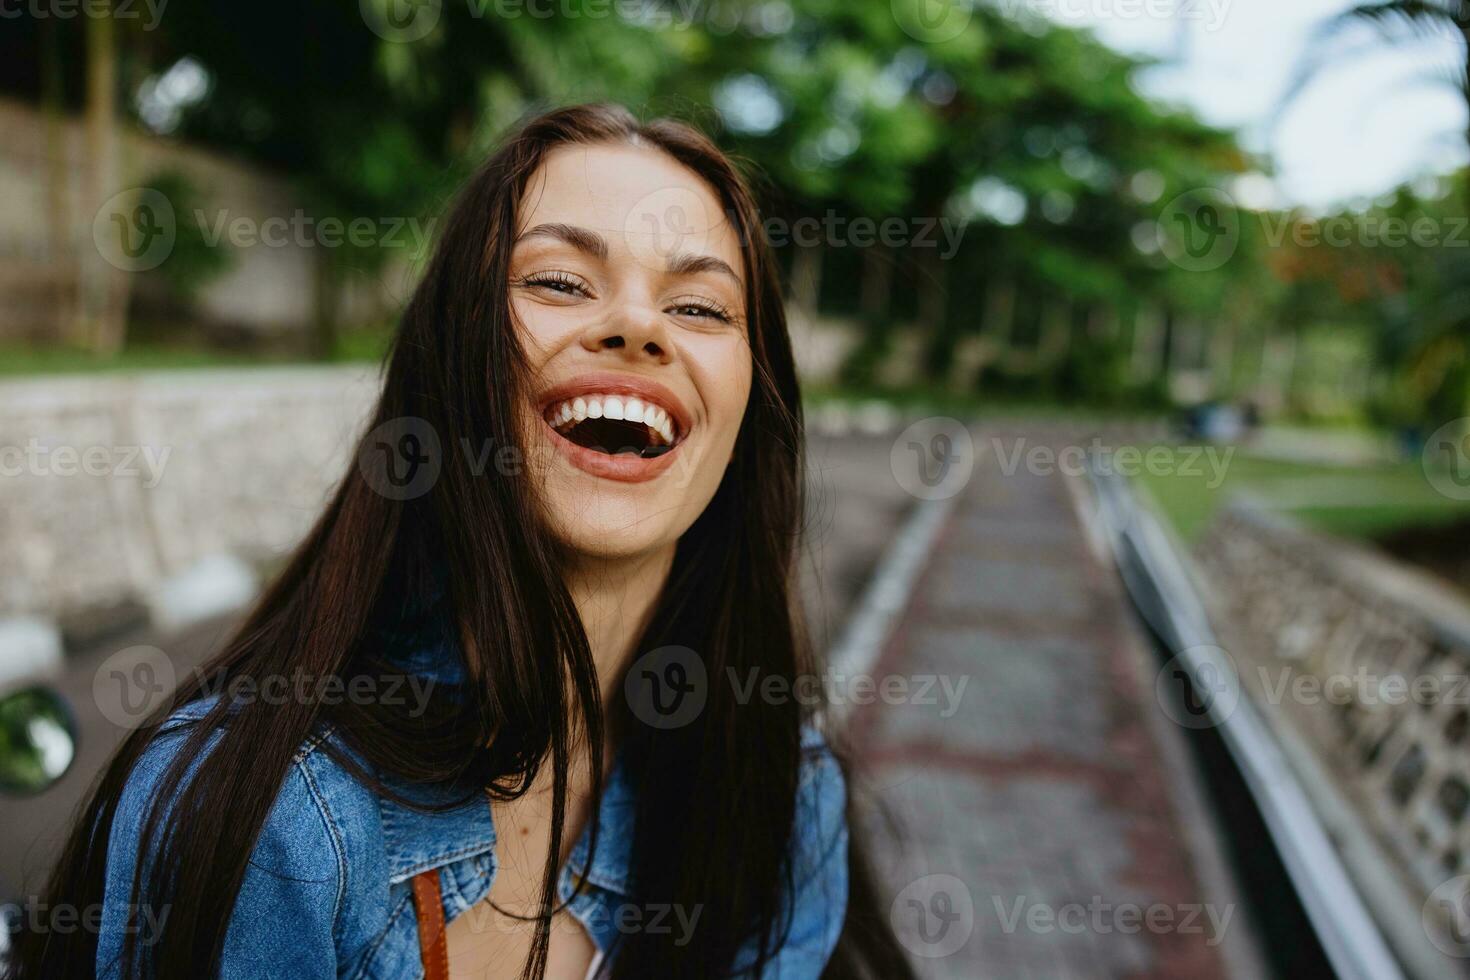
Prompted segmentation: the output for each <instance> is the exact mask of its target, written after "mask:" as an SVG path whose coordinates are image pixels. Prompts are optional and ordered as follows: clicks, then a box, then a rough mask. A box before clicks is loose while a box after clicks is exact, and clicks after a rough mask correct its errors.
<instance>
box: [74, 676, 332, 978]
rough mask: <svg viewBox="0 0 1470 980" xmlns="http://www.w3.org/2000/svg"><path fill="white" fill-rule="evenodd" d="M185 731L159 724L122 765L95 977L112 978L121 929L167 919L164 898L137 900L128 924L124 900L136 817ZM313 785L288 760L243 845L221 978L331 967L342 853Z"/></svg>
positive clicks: (313, 973)
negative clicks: (266, 809)
mask: <svg viewBox="0 0 1470 980" xmlns="http://www.w3.org/2000/svg"><path fill="white" fill-rule="evenodd" d="M189 707H190V708H193V707H194V706H192V705H191V706H189ZM185 710H186V711H188V710H189V709H185ZM193 713H197V712H193ZM177 717H178V716H177V715H176V716H175V718H177ZM185 736H186V732H184V731H182V730H174V731H170V730H169V728H168V727H167V726H165V729H164V731H163V732H162V733H161V734H159V735H158V736H157V737H156V738H155V740H154V742H153V744H152V745H150V746H149V748H148V749H147V751H146V752H145V753H144V755H143V757H142V758H141V759H140V760H139V762H138V763H137V765H136V766H135V767H134V769H133V771H132V773H131V774H130V775H129V777H128V782H127V784H126V786H125V788H124V790H123V794H122V797H121V799H120V801H119V804H118V809H117V813H116V816H115V817H114V819H113V823H112V828H111V831H110V835H109V841H108V849H107V872H106V874H107V879H106V892H105V899H104V903H103V916H102V929H101V933H100V935H99V937H98V943H97V975H98V976H99V977H105V978H108V980H119V978H121V972H120V964H119V957H120V955H121V953H122V946H123V939H124V935H125V931H126V930H128V929H130V928H131V929H134V930H135V931H136V932H137V939H138V941H139V942H140V943H147V942H150V941H152V940H154V939H156V937H157V934H158V931H159V930H160V929H161V928H162V927H163V925H166V922H167V919H166V916H167V914H168V908H167V907H166V906H163V907H159V908H157V909H148V908H145V909H143V910H140V914H139V915H137V916H133V917H132V918H131V921H132V923H133V924H132V925H130V924H129V923H130V917H129V903H130V902H131V890H132V884H133V877H134V874H135V872H136V871H137V861H138V854H139V850H140V845H141V844H142V841H141V840H140V837H141V834H142V830H143V825H144V822H145V821H146V819H147V815H148V811H149V808H150V806H151V804H152V802H153V799H154V797H155V796H156V793H157V788H158V785H159V783H160V782H161V780H162V777H163V773H164V771H165V770H166V769H167V767H168V765H169V763H170V762H171V761H172V760H173V759H174V758H175V756H176V755H177V753H178V750H179V748H180V747H181V746H182V744H183V742H184V740H185ZM213 744H214V742H211V743H210V747H211V748H212V746H213ZM206 751H207V750H206ZM196 765H197V764H196ZM191 774H192V770H191ZM186 778H187V777H186ZM319 792H320V791H319V788H318V787H317V786H316V785H315V781H314V780H313V778H312V773H311V771H310V770H309V769H308V768H307V767H305V766H302V765H292V767H291V768H290V770H289V771H288V772H287V774H286V778H285V781H284V783H283V784H282V786H281V790H280V792H279V793H278V795H277V798H276V801H275V804H274V806H273V807H272V809H271V812H270V815H269V816H268V817H267V819H266V822H265V824H264V826H263V827H262V829H261V832H260V836H259V838H258V839H257V841H256V844H255V848H254V850H253V851H252V852H251V856H250V863H249V865H248V867H247V868H246V872H245V879H244V882H243V883H242V885H241V889H240V892H239V896H238V898H237V899H236V902H235V909H234V913H233V914H232V915H231V917H230V924H229V929H228V931H227V933H226V938H225V946H224V952H223V954H222V959H221V965H220V973H219V976H220V977H222V978H223V980H243V978H246V977H250V978H260V977H283V978H284V977H290V978H293V980H315V978H325V977H335V976H336V975H337V963H336V944H335V942H334V932H335V928H336V923H337V919H338V915H339V913H340V909H341V905H342V901H343V895H344V887H345V882H346V869H345V862H346V858H345V855H344V853H343V847H342V840H341V837H340V835H339V834H338V833H337V832H336V831H335V830H334V828H333V827H332V826H331V825H330V822H329V819H328V816H327V813H328V811H327V810H326V809H325V807H324V806H323V805H322V802H321V799H320V796H319ZM153 844H156V842H150V847H151V846H152V845H153ZM145 853H146V851H145ZM144 904H145V905H147V904H148V903H147V902H146V900H145V903H144Z"/></svg>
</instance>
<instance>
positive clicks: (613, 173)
mask: <svg viewBox="0 0 1470 980" xmlns="http://www.w3.org/2000/svg"><path fill="white" fill-rule="evenodd" d="M731 217H732V216H731V215H729V214H727V213H726V212H725V210H724V208H723V207H722V206H721V203H720V200H719V198H718V197H717V196H716V194H715V192H714V190H713V189H712V188H711V187H710V186H709V184H707V183H706V182H705V181H704V180H703V178H701V177H700V176H699V175H698V174H696V173H695V172H694V171H692V170H690V169H689V168H688V167H685V166H684V165H683V164H681V163H679V162H678V161H676V160H674V159H673V158H671V157H670V156H668V155H667V154H666V153H664V152H662V151H660V150H657V149H653V148H649V147H642V146H631V145H622V144H593V145H580V144H577V145H570V146H562V147H558V148H557V149H555V150H553V151H552V152H551V153H549V154H548V155H547V157H546V159H545V160H544V161H543V162H542V164H541V166H540V167H539V168H538V169H537V171H536V173H535V174H533V175H532V177H531V180H530V181H529V182H528V183H527V186H526V193H525V195H524V197H523V198H522V201H521V212H520V215H519V219H518V222H517V224H518V225H519V228H518V233H519V234H524V233H525V232H526V231H528V230H529V229H532V228H535V227H537V226H541V225H569V226H572V227H577V228H582V229H585V230H588V231H592V232H595V233H596V234H598V235H600V236H602V237H603V238H604V239H605V240H606V241H607V242H608V244H609V252H610V253H612V252H615V251H620V250H622V249H627V250H631V251H632V252H634V253H636V254H637V255H639V256H647V255H650V254H652V255H657V256H663V257H668V256H670V255H671V254H673V253H675V252H678V253H681V254H701V253H702V254H708V255H713V256H715V257H717V258H720V259H723V260H724V261H726V262H727V263H729V264H730V265H731V267H732V268H735V269H741V268H742V266H743V264H744V263H743V257H742V255H741V252H740V247H739V236H738V235H737V233H736V230H735V226H734V223H733V222H732V220H731Z"/></svg>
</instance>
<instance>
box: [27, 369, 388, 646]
mask: <svg viewBox="0 0 1470 980" xmlns="http://www.w3.org/2000/svg"><path fill="white" fill-rule="evenodd" d="M377 385H378V382H377V372H376V369H375V368H373V367H363V366H354V367H347V368H314V367H313V368H274V369H257V370H238V371H199V372H186V371H181V372H167V373H154V374H143V375H138V376H129V377H124V376H115V377H108V376H105V375H103V376H90V377H63V378H45V379H38V380H30V381H19V382H7V383H4V384H0V468H3V472H0V553H3V554H4V555H5V556H6V559H7V560H6V561H5V562H4V564H3V565H0V617H3V616H7V615H12V616H13V615H34V616H42V617H46V618H49V619H51V620H53V621H58V622H61V623H62V624H63V625H64V626H65V625H66V624H67V623H68V622H77V621H84V620H87V619H88V618H89V617H92V616H95V615H98V614H99V613H100V612H101V611H105V610H108V609H116V610H127V609H129V608H138V607H142V608H145V609H146V608H147V607H148V606H149V605H150V602H151V599H152V597H154V596H155V595H156V594H157V592H158V590H159V589H161V588H166V587H167V584H168V583H169V582H170V581H171V580H173V579H175V578H177V577H179V576H184V575H186V574H187V573H189V572H190V571H191V570H197V569H198V568H199V567H200V563H201V562H206V563H207V562H209V561H211V560H215V559H217V558H218V557H219V556H233V557H234V558H237V559H240V560H242V561H243V562H244V563H246V564H248V565H251V566H265V565H269V564H270V563H271V562H272V561H274V560H276V559H278V558H279V556H280V555H281V554H282V553H283V552H284V551H285V550H287V549H289V548H290V547H291V545H293V544H294V543H295V542H296V540H297V539H298V538H299V537H300V535H301V534H302V533H304V532H305V530H306V529H307V528H308V527H309V526H310V524H311V522H312V521H313V520H314V519H315V518H316V516H317V515H318V514H319V512H320V511H321V508H322V506H323V504H324V503H325V500H326V498H327V495H328V494H329V493H330V491H331V490H332V488H333V486H334V485H335V483H336V481H337V480H338V479H340V477H341V476H342V474H343V473H344V472H345V471H346V466H347V465H348V458H347V454H348V451H349V448H350V447H351V445H352V444H353V439H354V436H355V434H356V433H357V432H358V431H359V428H360V426H361V425H362V424H363V422H364V420H365V419H366V416H367V412H368V411H369V409H370V407H371V403H372V400H373V398H374V396H375V394H376V392H377Z"/></svg>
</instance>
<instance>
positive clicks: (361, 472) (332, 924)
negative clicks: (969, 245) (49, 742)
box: [12, 106, 907, 980]
mask: <svg viewBox="0 0 1470 980" xmlns="http://www.w3.org/2000/svg"><path fill="white" fill-rule="evenodd" d="M365 428H366V430H367V435H366V436H365V437H364V439H363V441H362V443H361V445H360V448H359V453H358V457H357V465H355V466H353V467H351V469H350V471H349V472H348V473H347V475H346V476H345V478H344V479H343V481H342V483H341V485H340V487H339V488H338V490H337V491H336V493H335V495H334V497H333V498H332V500H331V502H330V504H329V505H328V506H327V509H326V512H325V513H324V515H323V516H322V517H321V519H320V520H319V521H318V523H317V524H316V526H315V527H314V529H313V530H312V531H311V532H310V534H308V535H307V537H306V539H305V540H304V542H303V543H302V544H301V546H300V547H299V549H298V550H297V552H296V554H295V556H294V557H293V559H292V561H291V562H290V564H289V565H288V567H287V568H286V569H285V571H284V572H283V573H282V574H281V576H280V578H279V579H278V580H277V581H276V582H275V583H274V584H273V585H272V587H271V588H270V589H269V590H268V591H267V593H266V594H265V595H264V596H263V597H262V599H261V600H260V602H259V604H258V605H257V607H256V608H255V609H254V610H253V611H252V613H251V614H250V616H249V617H248V619H247V621H246V622H245V623H244V625H243V626H242V627H241V629H240V631H239V632H238V634H236V635H235V636H234V638H233V639H232V641H231V642H230V643H229V644H228V646H227V647H226V649H225V650H224V651H223V652H222V653H221V654H220V655H219V657H218V658H217V659H216V660H215V661H214V662H213V664H212V665H211V668H210V669H209V670H207V671H205V672H203V674H202V675H201V677H202V678H203V679H202V680H201V679H195V680H192V681H189V682H187V683H186V684H185V685H184V687H183V688H182V689H181V690H180V691H179V692H178V694H177V696H176V698H175V700H174V702H173V703H172V704H171V705H169V706H168V708H167V709H166V710H165V711H163V712H162V713H161V716H160V717H159V718H157V719H154V721H153V722H152V723H150V724H149V725H147V726H144V727H143V728H141V729H139V730H138V731H137V732H134V733H133V734H132V735H131V736H130V737H129V739H128V741H127V742H126V743H125V744H124V746H123V747H122V749H121V750H120V751H119V754H118V755H117V757H116V758H115V759H114V760H113V762H112V763H111V765H110V767H109V768H108V769H107V771H106V772H105V773H104V774H103V776H102V778H101V780H100V781H99V783H98V785H97V787H96V789H95V791H94V795H93V797H92V798H91V800H90V801H89V803H88V805H87V807H86V809H85V810H84V812H83V813H82V815H81V820H80V823H79V825H78V826H77V827H76V828H75V829H74V831H73V833H72V837H71V839H70V841H69V844H68V846H67V848H66V851H65V853H64V855H63V857H62V859H61V862H60V864H59V865H58V867H57V869H56V871H55V873H54V877H53V879H52V881H51V883H50V890H49V894H48V895H47V896H46V897H45V900H46V901H48V902H50V903H52V904H53V905H54V904H56V903H66V904H69V905H71V906H73V907H76V908H86V907H91V906H93V905H95V904H97V903H101V904H102V905H103V908H104V913H103V918H102V926H101V929H100V931H86V930H79V931H76V932H72V933H69V934H65V935H63V934H57V933H23V934H21V935H20V936H18V937H17V939H16V943H15V947H14V949H13V954H14V960H13V963H12V970H14V971H15V975H17V976H20V977H26V978H32V977H34V978H41V977H45V978H53V977H80V976H85V975H89V974H91V973H92V972H94V971H95V973H96V974H97V975H99V976H104V977H117V978H132V977H138V976H145V977H153V976H157V977H170V978H173V977H179V978H183V977H189V978H193V977H200V976H215V975H218V976H223V977H228V978H243V977H289V978H293V980H307V978H317V977H337V976H350V977H379V978H395V980H396V978H404V977H415V976H420V975H422V976H426V977H471V976H473V977H488V978H513V977H526V978H532V977H552V978H575V980H581V978H583V977H612V978H629V980H632V978H639V980H643V978H699V980H704V978H710V977H724V976H742V977H781V978H808V977H818V976H854V977H857V976H882V977H884V978H888V977H895V976H905V975H907V970H906V968H905V966H904V965H903V961H902V958H901V956H899V955H898V953H897V950H896V946H895V944H894V942H893V941H892V938H891V936H890V935H889V934H888V933H887V931H886V929H885V923H886V918H887V916H886V914H884V912H885V910H883V909H879V908H878V907H876V902H875V896H874V895H873V894H872V891H871V889H870V887H869V882H868V879H867V876H866V874H865V873H864V872H863V863H862V861H861V859H860V858H859V855H858V853H857V847H856V843H855V841H854V840H853V839H851V838H850V837H849V830H848V819H847V810H848V806H847V794H846V788H845V783H844V777H843V771H844V770H843V767H842V765H840V764H839V762H838V760H837V758H836V757H835V756H834V755H833V753H832V751H831V750H830V749H829V748H828V747H827V746H826V744H825V743H824V741H823V739H822V738H821V737H820V736H819V735H818V734H817V730H818V728H817V722H818V721H819V719H817V718H814V717H809V716H806V715H805V714H804V711H805V710H806V709H803V708H802V707H801V706H800V705H799V704H798V703H797V702H796V701H795V700H793V699H780V698H771V699H766V698H761V697H759V696H757V697H749V698H738V697H737V692H739V691H743V690H747V689H748V685H747V683H746V680H745V679H746V678H749V677H751V676H757V675H758V676H760V677H762V678H764V677H767V676H774V677H779V678H784V679H785V680H786V681H788V682H790V681H793V680H794V679H795V677H796V676H797V675H799V674H802V673H806V672H810V671H812V670H814V669H815V666H814V665H813V664H812V663H811V662H810V661H809V659H808V655H807V652H806V651H805V649H804V647H803V645H802V639H801V630H800V628H799V622H798V619H797V614H796V604H795V601H794V596H793V581H792V579H793V565H794V552H795V548H796V545H797V532H798V525H799V521H800V518H801V514H802V503H801V497H802V494H801V491H802V476H801V459H802V441H801V422H800V406H799V400H798V393H797V384H796V378H795V375H794V372H793V368H792V358H791V349H790V344H789V340H788V337H787V333H786V323H785V318H784V313H783V308H782V302H781V296H780V290H779V286H778V283H777V274H776V269H775V266H774V264H773V261H772V258H771V255H770V254H769V252H768V250H767V248H766V246H765V243H764V242H763V241H762V238H761V235H760V219H759V216H758V214H757V211H756V209H755V206H754V205H753V203H752V199H751V196H750V193H749V191H748V189H747V187H746V186H745V184H744V183H743V181H742V179H741V178H740V177H739V176H738V175H737V173H736V171H735V170H734V169H733V168H732V166H731V164H730V163H729V161H728V160H727V159H726V158H725V157H724V156H723V155H722V154H721V153H720V152H719V151H718V150H717V149H716V148H715V147H714V145H713V144H712V143H710V142H709V141H708V140H707V139H705V138H704V137H703V136H701V135H699V134H698V133H697V132H695V131H694V130H692V129H690V128H689V127H687V126H685V125H682V124H679V123H676V122H671V121H667V120H660V121H655V122H652V123H648V124H640V123H639V122H638V121H637V120H636V119H634V117H633V116H632V115H630V114H629V113H628V112H627V111H626V110H624V109H622V108H619V107H616V106H579V107H573V108H568V109H562V110H558V111H555V112H552V113H549V114H547V115H544V116H541V117H539V118H537V119H534V120H532V121H531V122H529V123H528V124H527V125H525V126H524V127H522V128H521V129H520V130H519V131H518V132H517V133H516V134H515V135H514V136H512V137H511V138H510V139H509V140H508V142H507V143H506V144H505V145H504V147H503V148H502V149H501V150H500V151H499V152H498V153H496V154H495V155H494V156H493V157H492V158H491V159H490V160H489V161H488V162H487V163H486V164H485V165H484V166H483V167H482V168H481V169H480V171H479V172H478V173H477V174H476V175H475V176H474V177H473V178H472V179H471V180H470V182H469V184H468V186H467V187H466V188H465V190H464V191H463V193H462V195H461V197H460V199H459V201H458V203H457V205H456V206H455V207H454V209H453V211H452V213H451V215H450V217H449V220H448V222H447V225H446V228H445V232H444V234H443V236H442V239H441V241H440V242H439V244H438V248H437V251H436V253H435V255H434V258H433V260H432V262H431V264H430V265H429V267H428V270H427V272H426V274H425V276H424V278H423V281H422V283H421V284H420V285H419V287H418V289H417V291H416V292H415V293H414V296H413V298H412V300H411V302H410V303H409V305H408V308H407V310H406V311H405V313H404V315H403V319H402V322H401V324H400V327H399V330H398V333H397V336H396V338H395V342H394V344H393V349H392V352H391V354H390V356H389V358H388V361H387V366H386V378H385V383H384V387H383V393H382V396H381V400H380V402H379V404H378V405H377V408H376V410H375V414H374V416H373V417H372V419H371V420H370V421H369V423H368V424H367V425H366V426H365ZM302 679H305V682H304V683H303V682H302ZM405 680H407V681H411V682H412V683H404V681H405ZM735 680H738V681H739V684H736V683H734V681H735ZM318 682H327V683H318ZM215 684H221V685H222V686H220V687H215V686H214V685H215ZM787 689H788V690H789V687H788V688H787ZM221 691H224V692H228V693H226V694H223V695H222V694H220V693H219V692H221ZM267 692H275V693H276V695H277V696H273V697H266V696H265V695H266V693H267ZM344 692H345V693H344ZM282 694H287V695H288V696H281V695H282Z"/></svg>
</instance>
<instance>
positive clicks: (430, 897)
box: [413, 868, 449, 980]
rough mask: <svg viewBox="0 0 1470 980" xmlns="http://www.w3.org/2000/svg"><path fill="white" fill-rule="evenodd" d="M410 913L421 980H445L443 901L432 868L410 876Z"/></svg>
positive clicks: (447, 977) (446, 974)
mask: <svg viewBox="0 0 1470 980" xmlns="http://www.w3.org/2000/svg"><path fill="white" fill-rule="evenodd" d="M413 910H414V914H415V915H416V916H417V917H418V920H419V955H420V956H421V957H422V958H423V961H424V980H449V943H448V942H447V941H446V940H445V936H444V902H443V900H442V899H441V898H440V897H439V872H438V870H436V869H432V868H431V869H430V870H428V871H424V872H421V873H419V874H416V875H414V876H413Z"/></svg>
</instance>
